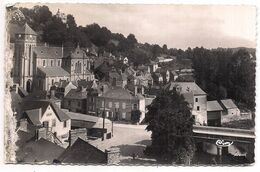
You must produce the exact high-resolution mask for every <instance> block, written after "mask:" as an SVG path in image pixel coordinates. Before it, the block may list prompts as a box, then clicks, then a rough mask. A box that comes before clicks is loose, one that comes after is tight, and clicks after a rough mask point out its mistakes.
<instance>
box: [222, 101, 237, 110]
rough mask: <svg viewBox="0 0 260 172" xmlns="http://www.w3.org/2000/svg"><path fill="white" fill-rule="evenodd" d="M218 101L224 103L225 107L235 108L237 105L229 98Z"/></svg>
mask: <svg viewBox="0 0 260 172" xmlns="http://www.w3.org/2000/svg"><path fill="white" fill-rule="evenodd" d="M220 102H221V103H222V104H223V105H224V107H225V108H226V109H233V108H237V106H236V105H235V103H234V102H233V101H232V100H231V99H226V100H221V101H220Z"/></svg>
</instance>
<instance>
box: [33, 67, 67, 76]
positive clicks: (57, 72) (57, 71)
mask: <svg viewBox="0 0 260 172" xmlns="http://www.w3.org/2000/svg"><path fill="white" fill-rule="evenodd" d="M38 69H39V70H40V71H42V72H43V73H44V74H45V75H46V77H55V76H70V74H69V73H68V72H67V71H65V70H64V69H63V68H62V67H58V66H46V67H38Z"/></svg>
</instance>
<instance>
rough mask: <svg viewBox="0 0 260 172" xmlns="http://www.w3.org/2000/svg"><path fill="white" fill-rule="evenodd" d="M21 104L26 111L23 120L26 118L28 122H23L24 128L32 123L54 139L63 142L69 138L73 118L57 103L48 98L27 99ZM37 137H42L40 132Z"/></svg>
mask: <svg viewBox="0 0 260 172" xmlns="http://www.w3.org/2000/svg"><path fill="white" fill-rule="evenodd" d="M21 106H22V109H23V112H24V113H23V118H22V119H21V121H23V122H24V119H26V121H27V122H28V124H24V123H23V128H27V126H28V125H32V126H34V127H35V129H37V130H38V129H41V131H43V132H45V133H43V135H44V136H46V135H52V136H53V137H54V139H58V140H59V141H61V142H64V141H65V140H67V139H68V137H69V130H70V128H71V120H70V118H69V116H68V115H66V114H65V113H64V112H63V111H61V109H59V108H58V106H57V105H56V104H55V103H53V102H51V101H47V100H34V101H25V102H23V103H22V104H21ZM21 124H22V123H20V125H21ZM25 130H26V129H25ZM32 132H33V131H32ZM37 137H40V133H39V135H38V136H37Z"/></svg>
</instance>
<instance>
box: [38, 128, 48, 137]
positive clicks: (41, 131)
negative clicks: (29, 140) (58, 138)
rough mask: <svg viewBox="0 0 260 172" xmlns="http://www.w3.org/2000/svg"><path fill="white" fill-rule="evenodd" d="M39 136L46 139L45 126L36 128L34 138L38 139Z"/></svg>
mask: <svg viewBox="0 0 260 172" xmlns="http://www.w3.org/2000/svg"><path fill="white" fill-rule="evenodd" d="M40 138H43V139H47V128H45V127H42V128H39V129H36V140H40Z"/></svg>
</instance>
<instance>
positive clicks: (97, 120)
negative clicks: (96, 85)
mask: <svg viewBox="0 0 260 172" xmlns="http://www.w3.org/2000/svg"><path fill="white" fill-rule="evenodd" d="M62 111H63V112H64V113H66V114H67V115H68V116H69V117H70V119H71V120H77V121H85V122H91V123H103V118H101V117H97V116H93V115H86V114H82V113H76V112H70V111H68V110H66V109H62ZM105 123H106V124H109V123H111V121H110V120H109V119H105Z"/></svg>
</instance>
